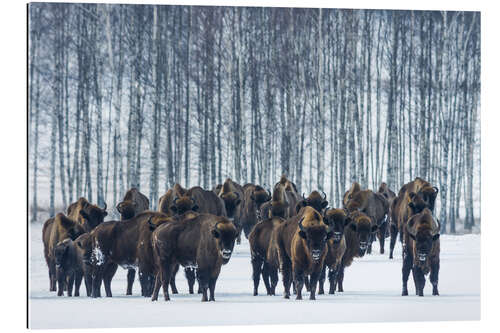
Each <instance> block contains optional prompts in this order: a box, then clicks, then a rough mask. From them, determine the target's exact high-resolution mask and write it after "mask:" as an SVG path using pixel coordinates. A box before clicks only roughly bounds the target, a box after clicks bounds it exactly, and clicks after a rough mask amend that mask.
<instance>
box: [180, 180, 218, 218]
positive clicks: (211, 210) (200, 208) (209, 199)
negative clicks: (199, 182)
mask: <svg viewBox="0 0 500 333" xmlns="http://www.w3.org/2000/svg"><path fill="white" fill-rule="evenodd" d="M185 195H186V196H187V197H190V198H191V199H192V200H193V203H194V207H192V209H191V210H193V211H196V212H198V213H206V214H213V215H217V216H226V215H227V213H226V207H225V206H224V201H223V200H222V199H221V198H219V197H218V196H217V195H216V194H215V193H214V192H212V191H206V190H204V189H202V188H201V187H199V186H195V187H191V188H190V189H189V190H187V191H186V192H185Z"/></svg>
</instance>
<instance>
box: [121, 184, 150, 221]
mask: <svg viewBox="0 0 500 333" xmlns="http://www.w3.org/2000/svg"><path fill="white" fill-rule="evenodd" d="M148 209H149V199H148V198H147V197H146V196H145V195H144V194H142V193H141V192H139V190H138V189H136V188H131V189H130V190H128V191H127V193H125V196H124V197H123V200H122V202H120V203H119V204H118V205H116V210H117V211H118V212H119V213H120V215H121V219H122V220H128V219H131V218H132V217H134V216H136V215H137V214H139V213H142V212H143V211H145V210H148Z"/></svg>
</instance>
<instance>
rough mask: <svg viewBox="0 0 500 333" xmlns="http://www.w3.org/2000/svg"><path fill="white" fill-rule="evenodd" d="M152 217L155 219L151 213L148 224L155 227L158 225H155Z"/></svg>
mask: <svg viewBox="0 0 500 333" xmlns="http://www.w3.org/2000/svg"><path fill="white" fill-rule="evenodd" d="M152 219H153V216H152V215H151V216H150V217H149V219H148V225H149V227H151V228H155V227H156V226H155V225H154V223H153V222H151V220H152Z"/></svg>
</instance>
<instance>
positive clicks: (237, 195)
mask: <svg viewBox="0 0 500 333" xmlns="http://www.w3.org/2000/svg"><path fill="white" fill-rule="evenodd" d="M234 194H236V199H239V198H240V194H239V193H238V192H236V191H235V192H234Z"/></svg>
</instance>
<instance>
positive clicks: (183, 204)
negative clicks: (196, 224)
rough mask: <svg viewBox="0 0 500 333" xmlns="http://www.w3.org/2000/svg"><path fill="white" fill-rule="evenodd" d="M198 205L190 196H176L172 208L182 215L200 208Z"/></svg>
mask: <svg viewBox="0 0 500 333" xmlns="http://www.w3.org/2000/svg"><path fill="white" fill-rule="evenodd" d="M198 208H199V207H198V205H197V204H196V202H195V201H194V199H193V198H192V197H190V196H183V197H176V198H175V199H174V202H173V204H172V206H170V209H171V210H172V211H173V212H174V213H175V214H178V215H182V214H184V213H185V212H187V211H190V210H192V211H193V212H195V211H197V210H198Z"/></svg>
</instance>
